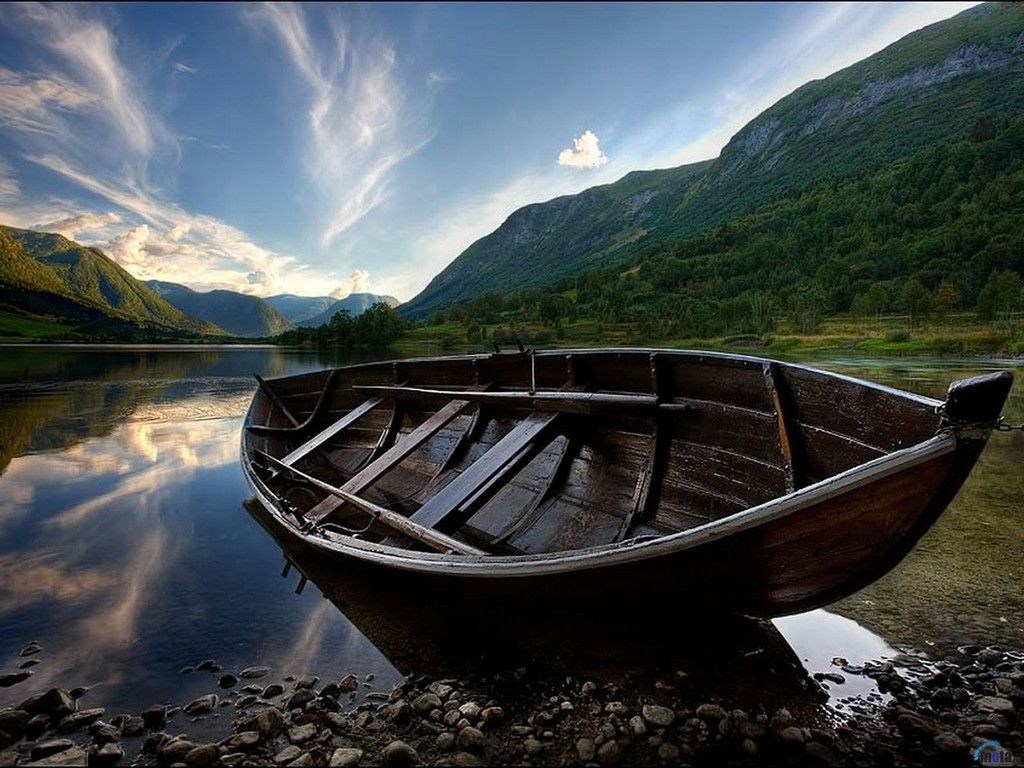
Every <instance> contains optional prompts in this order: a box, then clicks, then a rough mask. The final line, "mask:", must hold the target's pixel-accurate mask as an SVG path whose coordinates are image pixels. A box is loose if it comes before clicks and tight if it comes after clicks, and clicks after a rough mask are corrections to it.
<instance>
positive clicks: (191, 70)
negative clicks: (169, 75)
mask: <svg viewBox="0 0 1024 768" xmlns="http://www.w3.org/2000/svg"><path fill="white" fill-rule="evenodd" d="M174 71H175V72H184V73H185V74H187V75H194V74H195V73H196V72H198V71H199V70H198V69H196V68H195V67H193V66H190V65H188V64H186V63H185V62H183V61H176V62H174Z"/></svg>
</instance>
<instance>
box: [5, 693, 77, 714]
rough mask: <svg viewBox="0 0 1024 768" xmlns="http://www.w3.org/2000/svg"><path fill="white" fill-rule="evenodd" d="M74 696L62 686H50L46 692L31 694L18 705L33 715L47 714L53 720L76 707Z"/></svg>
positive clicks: (69, 712)
mask: <svg viewBox="0 0 1024 768" xmlns="http://www.w3.org/2000/svg"><path fill="white" fill-rule="evenodd" d="M77 707H78V705H77V704H75V700H74V698H73V697H72V696H71V694H70V693H69V692H68V691H66V690H64V689H63V688H51V689H50V690H48V691H46V693H40V694H38V695H36V696H31V697H29V698H27V699H25V701H23V702H21V704H19V705H18V709H23V710H25V711H26V712H28V713H30V714H33V715H49V716H50V717H51V718H52V719H53V720H54V721H56V720H60V719H61V718H62V717H66V716H67V715H70V714H71V713H72V712H74V711H75V709H77Z"/></svg>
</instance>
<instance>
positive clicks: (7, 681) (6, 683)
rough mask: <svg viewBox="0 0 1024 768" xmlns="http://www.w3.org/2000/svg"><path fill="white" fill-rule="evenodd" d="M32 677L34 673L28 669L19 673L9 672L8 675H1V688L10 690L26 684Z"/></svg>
mask: <svg viewBox="0 0 1024 768" xmlns="http://www.w3.org/2000/svg"><path fill="white" fill-rule="evenodd" d="M30 677H32V672H31V671H30V670H27V669H22V670H20V671H18V672H8V673H7V674H4V675H0V688H10V687H11V686H12V685H17V684H18V683H21V682H24V681H25V680H28V679H29V678H30Z"/></svg>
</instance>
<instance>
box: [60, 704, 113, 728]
mask: <svg viewBox="0 0 1024 768" xmlns="http://www.w3.org/2000/svg"><path fill="white" fill-rule="evenodd" d="M105 711H106V710H105V709H103V708H102V707H96V708H95V709H82V710H79V711H78V712H72V713H71V714H70V715H68V716H67V717H65V718H64V719H63V720H61V721H60V722H59V723H58V724H57V730H58V731H59V732H61V733H70V732H71V731H74V730H77V729H79V728H81V727H82V726H83V725H88V724H89V723H91V722H93V721H94V720H99V719H100V718H101V717H103V713H104V712H105Z"/></svg>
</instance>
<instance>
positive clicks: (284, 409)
mask: <svg viewBox="0 0 1024 768" xmlns="http://www.w3.org/2000/svg"><path fill="white" fill-rule="evenodd" d="M253 376H255V377H256V383H257V384H259V386H260V390H261V391H262V392H263V394H264V395H266V396H267V399H268V400H270V402H272V403H273V404H274V407H275V408H277V410H279V411H280V412H281V415H282V416H284V417H285V418H286V419H288V421H290V422H291V423H292V426H293V427H297V426H299V424H300V423H301V422H299V420H298V419H296V418H295V417H294V416H293V415H292V412H291V411H290V410H288V406H286V405H285V404H284V403H283V402H282V401H281V398H280V397H278V395H277V392H275V391H274V388H273V387H271V386H270V384H268V383H267V381H266V379H264V378H263V377H262V376H260V375H259V374H258V373H254V374H253Z"/></svg>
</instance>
